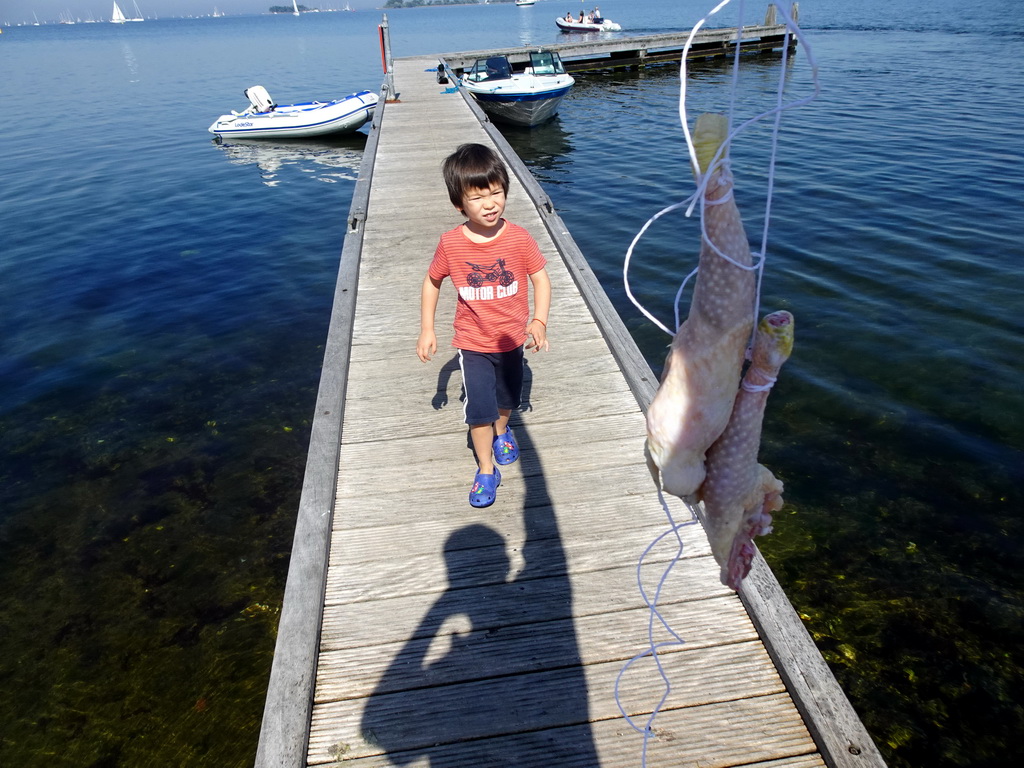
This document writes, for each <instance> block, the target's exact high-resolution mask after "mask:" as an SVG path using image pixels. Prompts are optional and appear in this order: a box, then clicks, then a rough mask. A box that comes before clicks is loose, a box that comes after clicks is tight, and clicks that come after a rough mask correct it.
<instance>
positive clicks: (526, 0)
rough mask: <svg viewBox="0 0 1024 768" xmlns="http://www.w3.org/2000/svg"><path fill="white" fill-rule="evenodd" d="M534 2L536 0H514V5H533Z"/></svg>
mask: <svg viewBox="0 0 1024 768" xmlns="http://www.w3.org/2000/svg"><path fill="white" fill-rule="evenodd" d="M536 2H537V0H516V5H518V6H524V5H533V4H534V3H536Z"/></svg>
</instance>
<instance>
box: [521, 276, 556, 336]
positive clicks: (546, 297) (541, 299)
mask: <svg viewBox="0 0 1024 768" xmlns="http://www.w3.org/2000/svg"><path fill="white" fill-rule="evenodd" d="M530 282H531V283H533V318H532V319H531V320H530V324H529V325H527V326H526V332H527V333H528V334H530V335H531V336H533V341H531V342H530V343H529V344H527V345H526V348H527V349H532V350H533V351H534V352H539V351H540V350H542V349H543V350H544V351H545V352H546V351H548V350H549V349H550V346H549V345H548V312H549V311H550V310H551V279H550V278H549V277H548V271H547V270H546V269H544V268H543V267H542V268H541V269H539V270H538V271H536V272H534V273H533V274H532V275H530Z"/></svg>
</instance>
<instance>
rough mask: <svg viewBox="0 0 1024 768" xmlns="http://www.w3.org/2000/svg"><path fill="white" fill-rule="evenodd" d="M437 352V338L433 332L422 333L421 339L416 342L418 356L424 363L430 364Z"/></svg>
mask: <svg viewBox="0 0 1024 768" xmlns="http://www.w3.org/2000/svg"><path fill="white" fill-rule="evenodd" d="M436 352H437V336H435V335H434V332H433V331H420V338H419V340H418V341H417V342H416V354H417V356H418V357H419V358H420V360H422V361H423V362H424V363H429V362H430V360H431V358H432V357H433V356H434V354H435V353H436Z"/></svg>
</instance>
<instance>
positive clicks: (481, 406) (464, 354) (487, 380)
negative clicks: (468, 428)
mask: <svg viewBox="0 0 1024 768" xmlns="http://www.w3.org/2000/svg"><path fill="white" fill-rule="evenodd" d="M459 367H461V368H462V385H463V387H465V389H466V402H465V405H464V406H463V409H462V410H463V413H464V414H465V416H466V423H467V424H470V425H473V424H490V423H491V422H494V421H497V420H498V416H499V414H498V409H499V408H506V409H508V410H515V409H516V408H518V407H519V404H520V402H521V401H522V397H523V348H522V346H519V347H516V348H515V349H513V350H511V351H509V352H473V351H471V350H468V349H460V350H459Z"/></svg>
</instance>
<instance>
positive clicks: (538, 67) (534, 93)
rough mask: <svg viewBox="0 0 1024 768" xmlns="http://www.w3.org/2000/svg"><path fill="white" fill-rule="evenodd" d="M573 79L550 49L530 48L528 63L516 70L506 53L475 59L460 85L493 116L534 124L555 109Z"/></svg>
mask: <svg viewBox="0 0 1024 768" xmlns="http://www.w3.org/2000/svg"><path fill="white" fill-rule="evenodd" d="M575 82H576V80H575V79H574V78H573V76H572V75H570V74H569V73H568V72H566V71H565V67H564V65H563V64H562V59H561V58H560V57H559V55H558V54H557V53H555V52H553V51H533V52H531V53H530V63H529V65H528V66H527V67H525V69H523V70H522V71H520V72H515V71H513V69H512V65H511V64H510V63H509V60H508V57H507V56H488V57H487V58H484V59H477V60H476V62H475V63H474V64H473V66H472V67H471V68H470V69H469V70H467V71H466V73H465V74H464V75H463V76H462V80H461V84H462V87H463V88H465V89H466V91H467V92H469V93H471V94H472V95H473V98H474V99H476V100H477V102H478V103H479V104H480V107H481V109H483V110H484V112H486V113H487V114H488V115H490V116H491V118H492V119H494V120H497V121H499V122H505V123H512V124H513V125H524V126H534V125H539V124H540V123H543V122H546V121H547V120H550V119H551V118H552V117H554V116H555V113H557V112H558V106H559V105H560V104H561V103H562V99H564V98H565V96H566V94H568V93H569V90H570V89H571V88H572V86H573V84H574V83H575Z"/></svg>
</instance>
